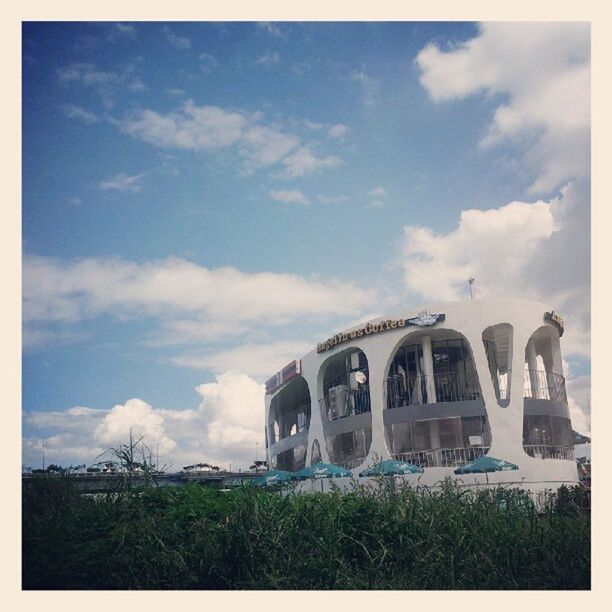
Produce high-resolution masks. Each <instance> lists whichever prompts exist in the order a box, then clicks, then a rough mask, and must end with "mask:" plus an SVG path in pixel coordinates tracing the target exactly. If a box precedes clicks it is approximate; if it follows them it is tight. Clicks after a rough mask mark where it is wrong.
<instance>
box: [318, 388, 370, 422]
mask: <svg viewBox="0 0 612 612" xmlns="http://www.w3.org/2000/svg"><path fill="white" fill-rule="evenodd" d="M319 403H320V404H321V409H322V412H323V414H326V415H327V420H328V421H335V420H336V419H341V418H343V417H348V416H355V415H356V414H364V413H367V412H371V411H372V405H371V403H370V389H369V387H368V386H367V385H365V386H363V387H361V388H359V389H348V388H347V390H346V392H344V393H338V394H337V395H336V396H335V397H334V398H331V397H330V396H329V395H327V396H325V397H323V398H321V399H320V400H319Z"/></svg>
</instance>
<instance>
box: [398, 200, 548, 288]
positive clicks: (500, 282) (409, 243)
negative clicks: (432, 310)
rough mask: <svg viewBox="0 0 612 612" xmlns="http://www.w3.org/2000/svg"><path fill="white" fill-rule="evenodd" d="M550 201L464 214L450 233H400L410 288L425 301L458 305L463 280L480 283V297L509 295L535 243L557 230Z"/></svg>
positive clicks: (412, 230) (406, 230) (421, 230)
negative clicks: (500, 292) (499, 293)
mask: <svg viewBox="0 0 612 612" xmlns="http://www.w3.org/2000/svg"><path fill="white" fill-rule="evenodd" d="M551 206H552V204H551V203H549V202H535V203H533V204H529V203H526V202H511V203H510V204H507V205H505V206H502V207H500V208H497V209H491V210H464V211H462V213H461V219H460V221H459V227H458V228H457V229H456V230H454V231H452V232H450V233H448V234H436V233H434V232H433V231H431V230H430V229H428V228H424V227H418V226H412V225H409V226H406V227H405V228H404V239H405V243H404V257H405V259H404V272H405V280H406V283H407V285H408V287H409V288H410V289H412V290H414V291H416V292H418V293H420V294H421V295H423V296H424V297H425V298H427V299H432V300H456V299H459V298H460V297H461V296H462V295H464V294H465V284H466V279H467V278H469V277H470V276H474V277H476V278H477V279H478V287H479V289H480V290H481V291H482V294H481V297H485V295H486V294H487V293H488V292H490V291H493V290H494V289H497V288H505V291H513V290H514V288H516V287H517V283H518V282H519V280H520V278H521V276H522V275H523V274H524V272H525V268H526V266H527V265H528V263H529V261H530V258H531V256H532V255H533V253H534V250H535V248H536V247H537V245H538V242H540V241H542V240H546V239H547V238H550V236H551V235H552V233H553V232H554V230H555V225H554V219H553V215H552V212H551Z"/></svg>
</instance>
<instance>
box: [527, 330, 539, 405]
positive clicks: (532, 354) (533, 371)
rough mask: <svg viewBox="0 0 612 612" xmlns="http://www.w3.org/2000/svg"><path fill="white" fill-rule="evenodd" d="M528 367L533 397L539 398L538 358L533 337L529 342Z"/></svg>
mask: <svg viewBox="0 0 612 612" xmlns="http://www.w3.org/2000/svg"><path fill="white" fill-rule="evenodd" d="M527 367H528V368H529V383H530V385H531V397H533V398H536V399H537V398H538V397H539V395H538V374H537V369H538V360H537V355H536V350H535V344H534V341H533V339H531V340H529V342H528V343H527Z"/></svg>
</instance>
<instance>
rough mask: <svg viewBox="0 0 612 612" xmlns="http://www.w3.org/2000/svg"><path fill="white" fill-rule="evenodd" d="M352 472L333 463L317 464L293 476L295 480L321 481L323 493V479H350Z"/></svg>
mask: <svg viewBox="0 0 612 612" xmlns="http://www.w3.org/2000/svg"><path fill="white" fill-rule="evenodd" d="M351 476H352V474H351V472H349V471H348V470H345V469H344V468H341V467H340V466H339V465H333V464H332V463H315V464H314V465H311V466H309V467H307V468H304V469H303V470H300V471H299V472H296V473H295V474H293V478H294V480H307V479H308V478H310V479H320V480H321V491H323V478H350V477H351Z"/></svg>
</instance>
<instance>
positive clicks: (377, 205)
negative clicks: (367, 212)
mask: <svg viewBox="0 0 612 612" xmlns="http://www.w3.org/2000/svg"><path fill="white" fill-rule="evenodd" d="M385 206H386V204H385V203H384V202H383V201H382V200H373V201H372V202H370V203H369V204H368V205H367V207H366V208H384V207H385Z"/></svg>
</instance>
